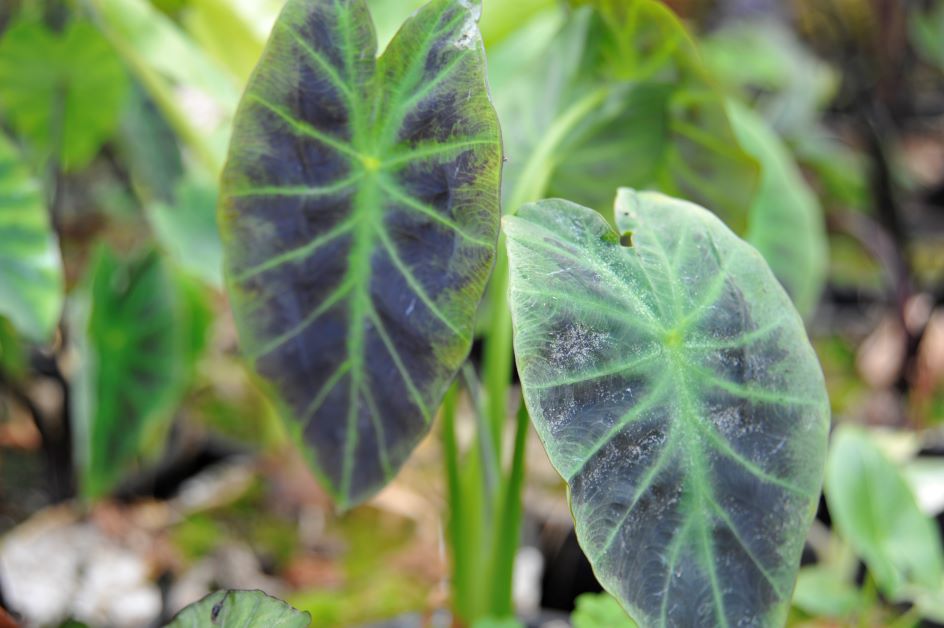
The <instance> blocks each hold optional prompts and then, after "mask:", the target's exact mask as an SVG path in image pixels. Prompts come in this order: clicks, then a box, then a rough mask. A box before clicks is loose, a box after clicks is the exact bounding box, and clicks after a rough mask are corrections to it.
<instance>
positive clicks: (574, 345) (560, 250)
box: [505, 190, 829, 626]
mask: <svg viewBox="0 0 944 628" xmlns="http://www.w3.org/2000/svg"><path fill="white" fill-rule="evenodd" d="M616 223H617V225H618V226H619V228H620V230H621V233H622V235H620V234H618V233H617V232H615V231H613V229H612V228H611V227H610V226H609V225H607V223H606V221H605V220H604V219H603V218H602V217H601V216H600V215H599V214H597V213H596V212H594V211H592V210H590V209H587V208H585V207H581V206H579V205H575V204H573V203H570V202H567V201H561V200H550V201H542V202H540V203H536V204H532V205H528V206H525V207H524V208H523V209H522V210H521V211H520V212H519V214H518V215H517V216H516V217H508V218H506V219H505V233H506V235H507V238H508V251H509V260H510V265H511V280H510V281H511V283H510V298H511V307H512V314H513V319H514V327H515V353H516V356H517V361H518V371H519V373H520V375H521V379H522V385H523V389H524V395H525V400H526V402H527V405H528V409H529V411H530V412H531V416H532V419H533V421H534V424H535V427H536V428H537V431H538V433H539V435H540V436H541V439H542V440H543V442H544V444H545V447H546V448H547V451H548V454H549V456H550V458H551V461H552V463H553V464H554V466H555V467H556V468H557V470H558V471H559V472H560V473H561V475H562V476H563V477H564V479H566V480H567V482H568V485H569V487H570V499H571V507H572V511H573V515H574V519H575V522H576V529H577V537H578V539H579V541H580V543H581V545H582V546H583V548H584V550H585V552H586V553H587V556H588V557H589V558H590V561H591V563H592V564H593V566H594V569H595V571H596V573H597V576H598V577H599V578H600V581H601V583H602V584H603V585H604V587H606V589H607V590H608V591H610V592H611V593H612V594H614V595H615V596H616V597H617V598H618V599H619V600H620V601H621V602H622V603H623V604H624V606H625V607H626V608H627V610H629V611H630V613H631V614H632V616H633V617H634V618H635V619H636V620H637V621H639V622H640V624H641V625H643V626H773V625H778V624H780V623H782V622H783V620H784V618H785V616H786V611H787V608H788V603H789V599H790V594H791V592H792V589H793V584H794V579H795V577H796V571H797V568H798V565H799V559H800V553H801V551H802V548H803V541H804V538H805V535H806V530H807V529H808V526H809V524H810V521H811V519H812V516H813V513H814V509H815V506H816V503H817V498H818V495H819V490H820V486H821V482H822V474H823V464H824V459H825V452H826V438H827V431H828V425H829V404H828V399H827V396H826V391H825V387H824V382H823V376H822V372H821V370H820V367H819V364H818V362H817V360H816V356H815V354H814V353H813V350H812V348H811V347H810V344H809V341H808V340H807V338H806V334H805V331H804V328H803V323H802V321H801V319H800V317H799V315H798V314H797V312H796V310H795V309H794V307H793V306H792V304H791V303H790V299H789V297H788V296H787V295H786V293H785V292H784V290H783V289H782V288H781V287H780V285H779V284H778V282H777V280H776V279H775V278H774V276H773V275H772V273H771V272H770V270H769V268H768V267H767V265H766V263H765V262H764V260H763V258H762V257H761V256H760V255H759V254H758V253H757V251H755V250H754V249H753V248H752V247H750V246H749V245H748V244H746V243H744V242H743V241H741V240H739V239H738V238H737V237H736V236H735V235H734V234H733V233H731V231H730V230H729V229H728V228H727V227H725V226H724V225H723V223H721V221H720V220H719V219H718V218H716V217H715V216H713V215H712V214H711V213H710V212H708V211H707V210H705V209H703V208H701V207H698V206H696V205H693V204H690V203H686V202H682V201H677V200H674V199H671V198H669V197H666V196H662V195H659V194H656V193H636V192H633V191H632V190H622V191H621V192H620V195H619V198H618V201H617V211H616ZM621 239H622V244H621Z"/></svg>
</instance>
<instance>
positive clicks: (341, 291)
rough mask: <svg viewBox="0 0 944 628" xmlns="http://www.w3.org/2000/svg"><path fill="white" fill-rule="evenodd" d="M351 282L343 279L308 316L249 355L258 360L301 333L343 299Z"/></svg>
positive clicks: (349, 288) (348, 290)
mask: <svg viewBox="0 0 944 628" xmlns="http://www.w3.org/2000/svg"><path fill="white" fill-rule="evenodd" d="M352 285H353V284H352V282H350V281H345V282H344V283H343V284H341V285H340V286H338V288H337V289H335V291H334V292H332V293H331V294H330V295H328V296H327V297H326V298H325V299H324V300H323V301H322V302H321V304H320V305H319V306H318V307H317V308H315V309H314V310H313V311H312V312H311V313H310V314H308V316H306V317H305V318H304V319H302V320H301V321H300V322H299V323H298V324H297V325H295V326H294V327H292V328H291V329H289V330H288V331H286V332H285V333H283V334H281V335H279V336H276V337H275V338H273V339H272V340H271V341H269V342H267V343H266V344H265V345H264V346H263V347H262V348H261V349H259V350H258V351H254V352H253V353H252V355H251V359H252V360H254V361H255V360H258V359H259V358H261V357H263V356H265V355H268V354H269V353H272V352H273V351H275V350H276V349H278V348H279V347H281V346H282V345H283V344H285V343H286V342H288V341H290V340H292V339H293V338H295V337H296V336H298V335H299V334H301V333H302V332H303V331H305V329H306V328H307V327H308V326H309V325H311V324H312V323H314V322H315V321H316V320H318V319H319V318H321V315H322V314H324V313H325V312H327V311H328V310H329V309H331V308H332V307H333V306H334V305H336V304H337V303H338V302H339V301H341V299H343V298H344V297H345V296H346V295H347V293H348V292H350V290H351V287H352Z"/></svg>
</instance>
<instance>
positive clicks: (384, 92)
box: [221, 0, 501, 507]
mask: <svg viewBox="0 0 944 628" xmlns="http://www.w3.org/2000/svg"><path fill="white" fill-rule="evenodd" d="M477 17H478V15H477V11H476V10H475V9H473V8H470V5H469V3H467V2H460V1H458V0H434V1H433V2H431V3H429V4H428V5H426V6H425V7H424V8H423V9H421V10H420V11H419V12H418V13H416V14H415V15H414V16H413V17H412V18H411V19H410V20H408V21H407V22H406V24H404V26H403V27H402V28H401V29H400V31H399V32H398V34H397V35H396V37H394V39H393V41H392V42H391V43H390V45H389V47H388V48H387V50H386V52H384V54H383V56H381V57H380V58H379V59H377V58H376V57H375V51H376V38H375V35H374V29H373V26H372V24H371V20H370V15H369V13H368V9H367V5H366V4H365V3H364V1H363V0H343V1H340V2H330V1H327V0H317V1H315V2H307V1H302V0H291V1H290V2H289V3H288V4H287V5H286V7H285V10H284V11H283V13H282V15H281V16H280V18H279V20H278V23H277V24H276V26H275V29H274V31H273V35H272V38H271V39H270V41H269V44H268V46H267V47H266V51H265V53H264V54H263V58H262V60H261V61H260V64H259V67H258V68H257V70H256V72H255V73H254V75H253V79H252V81H251V82H250V84H249V87H248V88H247V91H246V94H245V96H244V97H243V101H242V104H241V105H240V110H239V113H238V114H237V120H236V124H235V130H234V136H233V145H232V146H233V150H232V151H231V152H230V155H229V160H228V162H227V166H226V170H225V173H224V177H223V199H222V209H221V224H222V234H223V244H224V252H225V265H226V274H227V281H228V288H229V294H230V300H231V302H232V305H233V310H234V313H235V315H236V320H237V325H238V326H239V329H240V338H241V341H242V346H243V350H244V352H245V354H246V355H247V356H248V357H249V359H250V360H251V361H252V362H253V364H254V366H255V369H256V371H257V372H258V373H259V374H260V375H261V377H262V378H263V379H264V380H265V381H267V382H268V383H269V384H270V385H271V388H272V390H273V392H274V394H275V396H276V398H277V399H278V400H279V402H280V404H281V405H282V408H283V414H284V415H285V416H286V417H287V418H289V420H290V423H291V424H292V425H293V426H294V427H295V428H296V429H297V430H298V431H300V432H302V433H303V435H304V438H305V439H306V441H307V442H308V443H309V444H310V445H311V448H312V452H313V454H314V460H313V464H314V466H315V468H316V469H317V470H318V471H319V472H320V475H321V476H322V479H323V480H324V483H325V485H326V486H327V487H328V488H329V490H330V491H331V492H332V493H333V494H334V495H335V497H336V499H337V501H338V503H339V505H341V506H342V507H345V506H349V505H351V504H354V503H357V502H360V501H362V500H363V499H365V498H366V497H368V496H370V495H371V494H373V493H374V492H375V491H377V490H378V489H379V488H380V487H381V486H383V484H384V483H385V482H386V481H387V480H389V479H390V478H391V477H392V476H393V474H394V473H396V471H397V470H398V469H399V467H400V466H401V465H402V464H403V462H404V461H405V460H406V458H407V456H408V455H409V454H410V452H411V451H412V449H413V447H414V445H415V444H416V443H417V442H418V441H419V439H420V438H421V437H422V436H423V435H424V434H425V433H426V432H427V431H428V429H429V424H430V421H431V420H432V415H433V413H434V412H435V410H436V407H437V406H438V405H439V403H440V400H441V399H442V396H443V395H444V394H445V391H446V388H447V386H448V384H449V382H450V381H451V380H452V378H453V376H454V374H455V372H456V370H457V369H458V368H459V366H460V365H461V364H462V362H463V361H464V360H465V357H466V355H467V354H468V351H469V349H470V347H471V342H472V328H473V318H474V315H475V310H476V307H477V306H478V302H479V300H480V298H481V295H482V292H483V290H484V286H485V281H486V279H487V276H488V272H489V270H490V269H491V265H492V262H493V259H494V255H495V241H496V239H497V236H498V214H499V199H498V195H499V180H500V170H501V147H500V136H499V128H498V119H497V117H496V115H495V112H494V109H493V108H492V106H491V103H490V102H489V99H488V94H487V89H486V84H485V59H484V52H483V49H482V43H481V39H480V36H479V33H478V30H477V27H476V19H477Z"/></svg>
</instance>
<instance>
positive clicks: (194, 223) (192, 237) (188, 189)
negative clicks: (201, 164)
mask: <svg viewBox="0 0 944 628" xmlns="http://www.w3.org/2000/svg"><path fill="white" fill-rule="evenodd" d="M216 201H217V190H216V188H215V187H214V186H213V185H212V184H210V183H208V182H204V181H200V180H198V179H190V180H185V181H182V182H181V184H180V185H178V186H177V190H176V199H175V200H174V202H173V203H172V204H165V203H155V204H154V206H153V207H152V208H151V211H150V212H149V218H150V221H151V225H152V226H153V227H154V232H155V235H156V236H157V239H158V241H159V242H160V243H161V245H162V247H163V248H164V250H166V251H167V252H168V253H170V256H171V258H172V259H173V260H174V261H175V262H176V264H177V265H178V266H179V267H180V268H181V269H182V270H183V271H184V272H186V273H187V274H189V275H191V276H193V277H196V278H197V279H200V280H201V281H204V282H205V283H207V284H208V285H210V286H213V287H214V288H220V287H222V285H223V245H222V243H221V242H220V236H219V231H218V230H217V225H216Z"/></svg>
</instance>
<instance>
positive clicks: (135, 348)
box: [72, 248, 208, 498]
mask: <svg viewBox="0 0 944 628" xmlns="http://www.w3.org/2000/svg"><path fill="white" fill-rule="evenodd" d="M72 320H73V325H72V328H73V329H74V331H75V333H76V334H77V336H78V337H77V342H78V343H79V346H78V349H79V351H78V353H79V355H80V359H81V368H79V369H77V372H78V380H77V383H76V389H77V390H76V394H75V395H74V399H73V402H74V404H75V405H74V407H73V410H74V415H75V417H76V422H77V424H78V426H79V432H80V435H79V439H78V447H79V456H78V459H79V460H80V461H81V462H82V467H83V478H82V485H83V492H84V493H85V494H86V495H87V496H89V497H93V498H94V497H99V496H101V495H102V494H104V493H105V492H107V491H108V490H110V489H112V488H113V487H114V486H115V484H116V483H117V482H118V480H119V479H120V478H121V477H122V476H123V474H124V473H125V472H126V471H127V470H128V467H129V466H130V465H131V464H132V463H133V462H134V461H135V460H136V459H138V458H139V457H141V456H142V455H143V453H144V450H145V448H146V445H147V444H148V441H149V437H151V438H153V437H155V436H156V435H157V434H159V433H160V432H161V431H162V430H163V429H164V428H166V426H167V423H168V421H169V419H170V418H171V417H172V415H173V412H174V411H175V410H176V407H177V404H178V402H179V401H180V398H181V396H182V394H183V392H184V390H185V387H186V384H187V379H188V375H189V369H190V367H191V365H192V361H193V359H195V357H196V354H197V352H198V349H199V347H200V345H201V342H202V338H203V335H202V334H201V333H200V332H199V330H197V329H196V327H198V326H201V325H203V326H205V325H206V324H207V323H208V319H207V317H206V316H205V314H204V315H202V316H201V312H200V310H199V308H197V307H196V304H195V302H194V300H193V299H191V298H189V296H188V294H187V293H186V292H184V289H183V288H182V287H181V286H180V285H178V284H177V282H176V281H175V277H174V276H173V275H172V274H171V272H170V271H169V270H168V269H167V268H166V267H165V266H164V264H163V262H162V260H161V258H160V256H158V255H157V254H156V253H153V252H152V253H149V254H147V255H144V256H140V257H139V258H136V259H133V260H131V261H122V260H120V259H118V258H117V257H116V256H115V254H113V253H111V252H110V251H109V250H107V249H104V248H103V249H101V251H100V252H99V254H98V256H97V259H96V260H95V261H94V262H93V264H92V266H91V270H90V275H89V277H88V279H87V282H86V285H85V287H84V289H83V290H81V291H80V294H79V295H78V296H77V298H76V302H75V307H74V311H73V316H72ZM201 321H202V322H201Z"/></svg>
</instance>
